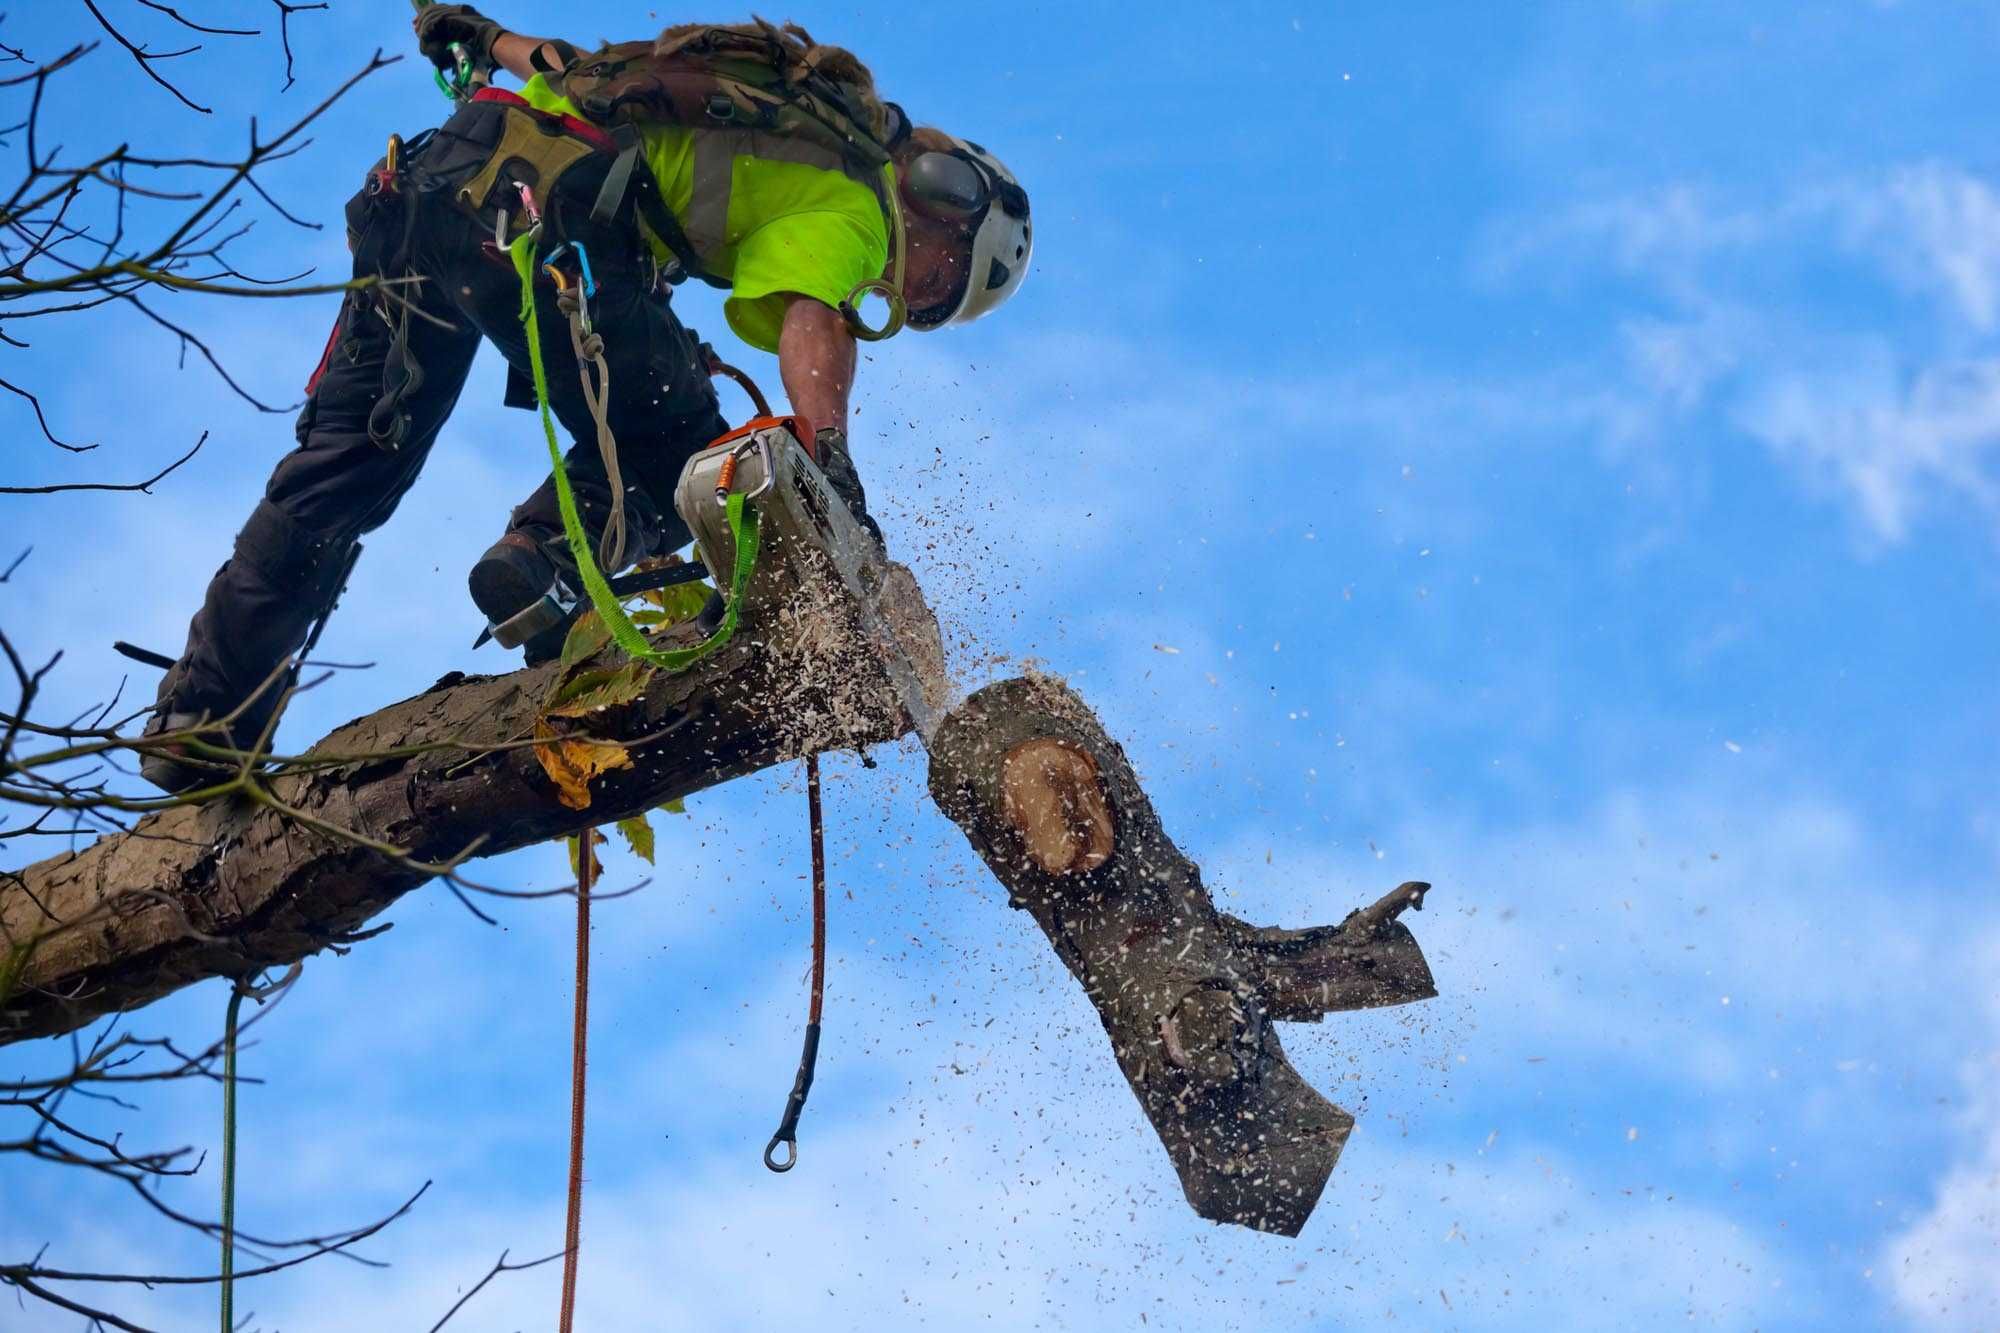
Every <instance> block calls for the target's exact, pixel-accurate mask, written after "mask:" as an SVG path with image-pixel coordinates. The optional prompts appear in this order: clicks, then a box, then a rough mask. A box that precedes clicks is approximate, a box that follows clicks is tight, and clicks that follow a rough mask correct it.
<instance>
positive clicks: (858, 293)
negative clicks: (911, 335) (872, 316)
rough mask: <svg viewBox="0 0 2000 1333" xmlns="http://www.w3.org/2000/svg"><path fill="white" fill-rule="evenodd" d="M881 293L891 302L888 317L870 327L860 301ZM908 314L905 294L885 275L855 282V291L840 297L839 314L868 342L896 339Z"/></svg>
mask: <svg viewBox="0 0 2000 1333" xmlns="http://www.w3.org/2000/svg"><path fill="white" fill-rule="evenodd" d="M871 295H873V296H879V297H881V298H882V299H883V300H885V301H887V302H888V303H889V317H888V318H887V319H885V320H883V321H882V323H881V325H880V326H878V327H870V325H869V323H868V321H867V320H865V319H863V318H861V311H860V308H859V307H860V304H861V302H862V301H863V300H864V299H865V298H867V297H869V296H871ZM908 315H909V307H908V305H907V304H906V303H905V302H904V300H903V293H902V291H901V290H900V289H898V288H897V286H896V284H895V283H893V282H890V281H889V280H888V279H886V278H870V279H868V281H866V282H857V283H855V284H854V290H853V291H850V292H849V293H848V294H847V295H846V296H843V297H841V298H840V317H841V319H843V320H845V321H846V323H847V331H848V332H849V333H851V334H853V335H854V336H855V337H856V338H859V339H860V340H861V341H862V342H865V343H876V342H881V341H882V340H883V339H884V338H893V337H895V336H896V334H897V333H898V332H900V331H901V330H902V327H903V321H904V320H905V319H906V318H907V317H908Z"/></svg>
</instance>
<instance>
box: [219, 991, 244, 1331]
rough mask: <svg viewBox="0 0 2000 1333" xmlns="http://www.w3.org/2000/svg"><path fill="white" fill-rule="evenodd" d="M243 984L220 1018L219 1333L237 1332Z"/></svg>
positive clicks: (232, 994) (234, 993)
mask: <svg viewBox="0 0 2000 1333" xmlns="http://www.w3.org/2000/svg"><path fill="white" fill-rule="evenodd" d="M244 994H245V991H244V989H243V986H242V983H240V982H237V983H232V984H231V985H230V987H229V1008H228V1010H227V1011H225V1013H224V1015H223V1019H222V1333H235V1329H236V1031H237V1023H236V1019H237V1012H238V1011H239V1010H240V1009H242V1007H243V996H244Z"/></svg>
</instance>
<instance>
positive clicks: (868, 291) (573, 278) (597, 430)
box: [141, 4, 1032, 791]
mask: <svg viewBox="0 0 2000 1333" xmlns="http://www.w3.org/2000/svg"><path fill="white" fill-rule="evenodd" d="M415 29H416V34H417V39H418V45H419V49H420V50H421V51H422V52H423V54H424V55H425V56H426V57H427V58H428V59H430V60H431V62H432V63H433V64H434V65H436V66H437V67H438V68H439V70H440V75H439V80H440V83H442V84H444V85H445V86H446V88H447V91H450V92H452V93H454V94H455V95H456V97H457V99H458V103H457V109H456V110H455V112H454V113H453V114H452V115H451V117H450V118H449V119H448V120H447V121H446V122H445V123H444V124H443V125H442V126H440V127H438V128H437V129H434V130H429V131H426V132H424V133H422V134H419V135H415V136H413V137H411V138H409V139H400V138H392V139H391V140H390V142H389V151H388V153H387V154H386V155H385V156H384V157H383V159H382V160H381V161H380V162H378V163H377V164H376V166H375V167H374V169H373V170H371V171H370V172H369V173H368V176H367V180H366V184H365V186H364V187H363V189H362V190H361V192H360V193H358V194H356V195H355V196H354V198H353V199H352V200H351V201H349V203H348V205H347V230H348V242H349V247H350V249H351V250H352V251H353V254H354V273H355V276H356V277H357V278H361V279H371V280H373V282H372V283H371V285H369V286H367V287H365V288H361V289H357V290H355V291H353V292H351V293H350V294H349V295H348V296H347V297H346V298H345V300H344V302H343V305H342V308H341V311H340V315H339V318H338V320H337V321H336V323H335V325H334V329H333V332H332V334H331V336H330V337H329V339H328V341H327V344H326V349H325V352H324V354H323V355H322V357H321V360H320V363H319V366H318V368H317V370H316V371H315V372H314V373H313V376H312V378H311V380H310V382H309V384H308V386H307V399H306V404H305V408H304V411H303V412H302V413H301V414H300V417H299V420H298V426H297V432H296V433H297V440H298V447H297V448H296V449H294V450H293V451H292V452H291V453H289V454H287V455H286V456H285V457H284V458H283V459H282V460H280V461H279V463H278V466H277V468H276V470H275V471H274V473H273V474H272V477H271V481H270V484H269V485H268V487H267V488H266V490H265V495H264V498H263V499H262V500H261V501H260V502H259V503H258V505H257V507H256V509H255V510H254V511H253V512H252V513H251V515H250V519H249V521H248V522H247V523H245V524H244V526H243V529H242V531H241V532H240V533H239V534H238V535H237V538H236V543H235V549H234V550H233V552H232V553H231V555H230V557H229V559H228V561H227V562H226V563H224V565H223V566H222V568H221V569H220V570H219V571H218V572H217V573H216V575H215V577H214V579H213V580H212V581H211V582H210V584H209V587H208V593H207V597H206V599H205V601H204V602H203V604H202V607H201V610H200V611H199V612H198V613H197V614H196V615H195V617H194V620H193V623H192V624H191V625H190V626H189V629H188V640H187V647H186V648H185V650H184V651H183V653H182V655H181V657H180V659H179V660H178V661H177V662H176V663H175V664H174V665H173V667H172V668H171V669H170V670H169V671H168V672H167V674H166V677H165V679H164V680H163V681H162V682H161V685H160V692H159V703H158V706H157V709H156V711H155V714H154V717H153V719H152V721H151V722H150V723H149V725H148V728H147V734H148V735H159V734H163V733H166V732H172V731H179V730H182V729H185V728H187V727H190V726H194V725H196V724H198V723H199V722H200V721H201V720H202V719H203V718H207V719H210V720H214V719H220V718H224V717H229V716H230V715H231V714H232V713H233V714H234V715H235V716H234V720H233V721H232V722H231V723H230V726H229V735H230V739H231V740H232V742H233V743H234V745H235V746H236V747H238V748H247V747H249V746H251V745H253V744H255V743H256V742H257V740H258V738H259V737H261V736H262V735H264V734H265V732H266V731H267V729H268V727H269V725H270V723H271V721H272V719H273V717H274V714H275V711H276V709H277V708H278V707H280V706H281V700H282V698H283V695H284V690H283V689H282V688H281V687H280V688H274V687H273V684H272V683H273V682H274V681H276V680H278V678H279V677H280V676H282V675H283V673H284V671H285V669H286V664H287V662H288V660H289V659H290V658H291V656H292V655H293V654H294V653H296V652H298V650H299V648H300V646H301V644H302V643H304V642H305V641H306V637H307V634H308V631H309V629H310V627H312V626H313V625H314V624H315V622H316V621H318V620H320V619H321V618H322V617H323V616H324V615H325V614H326V613H327V611H328V610H329V609H330V608H331V606H332V603H333V601H334V599H335V598H337V597H338V595H339V593H340V587H341V584H342V583H343V582H344V580H345V578H346V575H347V573H348V571H349V570H350V568H351V565H352V554H353V552H354V550H355V545H356V541H357V539H358V538H359V537H360V536H361V535H362V534H364V533H367V532H369V531H371V530H373V529H374V528H376V527H379V526H380V525H381V524H382V523H384V522H386V521H387V520H388V518H389V516H390V514H391V513H392V512H393V511H394V510H395V507H396V504H397V502H398V501H399V500H400V499H401V498H402V496H403V494H404V493H405V492H406V491H407V490H408V489H409V487H410V485H411V484H412V483H413V482H414V481H415V480H416V478H417V474H418V472H419V471H420V470H421V469H422V467H423V464H424V459H425V457H426V456H427V455H428V454H429V452H430V449H431V446H432V444H433V443H434V442H435V441H436V439H437V436H438V432H439V431H440V430H441V429H442V427H443V426H444V423H445V421H446V419H447V418H448V417H449V415H450V413H451V409H452V407H453V405H454V404H455V403H456V402H457V400H458V395H459V391H460V389H461V388H462V387H463V386H464V383H465V379H466V375H467V373H468V371H469V370H470V368H471V365H472V359H473V355H474V353H475V352H477V351H478V349H479V345H480V341H481V339H482V338H484V339H486V340H488V341H490V342H491V343H492V344H493V345H494V346H495V347H497V348H498V349H499V351H500V353H501V355H502V356H504V357H505V358H506V360H507V363H508V367H509V372H510V377H509V392H508V402H509V403H510V404H512V405H517V406H533V404H534V401H535V389H534V387H533V385H532V384H531V381H530V378H529V377H530V373H531V371H530V356H529V349H528V345H527V334H526V332H525V328H524V321H523V318H522V316H523V307H524V295H523V285H524V283H525V284H526V285H527V287H528V289H529V291H528V299H531V300H532V302H533V307H534V312H535V315H536V320H535V324H536V327H537V329H538V332H539V341H540V351H541V353H542V361H543V363H544V366H545V369H546V384H545V386H544V387H545V392H546V395H547V402H548V406H549V408H550V410H551V411H552V412H553V413H554V415H555V418H556V419H557V420H558V421H559V422H560V423H561V426H562V428H563V430H564V431H566V432H567V433H568V434H569V436H570V437H571V439H572V441H573V442H574V443H573V444H572V446H571V447H570V449H569V452H568V455H567V460H566V464H565V471H566V474H567V476H568V478H569V482H570V485H571V488H572V491H573V493H574V495H575V497H576V504H577V507H578V509H579V511H580V515H581V517H582V520H583V526H584V529H585V530H586V531H587V533H588V536H589V540H590V543H591V545H592V548H593V550H594V551H595V552H596V558H597V563H598V564H599V565H601V566H602V567H603V569H604V571H605V573H606V574H611V573H614V572H616V571H617V570H618V569H620V568H623V567H624V566H627V565H630V564H632V563H633V562H635V561H638V560H640V559H643V558H646V557H648V556H653V555H662V554H665V553H668V552H671V551H674V550H677V549H679V548H680V547H681V546H683V545H685V544H686V543H687V542H688V540H689V533H688V529H687V527H686V525H685V524H684V523H683V522H682V521H681V519H680V517H679V515H678V514H677V513H676V512H675V510H674V506H673V492H674V484H675V482H676V480H677V478H678V477H679V474H680V471H681V468H682V466H683V464H684V463H685V462H686V461H687V459H688V458H689V456H690V455H691V454H693V453H694V452H696V451H698V450H699V449H701V448H702V447H703V446H704V445H705V444H707V443H708V442H709V441H710V440H712V439H715V438H716V437H717V436H719V435H721V434H723V433H724V432H725V430H726V429H727V427H726V423H725V422H724V420H723V418H722V416H721V413H720V411H719V410H718V400H717V397H716V394H715V390H714V389H713V387H712V386H711V383H710V371H711V368H712V365H713V354H712V352H710V351H709V349H708V348H707V347H706V346H705V345H704V344H702V343H701V342H700V340H699V339H698V338H697V337H696V336H695V335H694V334H693V333H692V332H690V331H689V330H688V329H687V328H686V327H685V326H683V325H682V324H681V322H680V321H679V320H678V319H677V318H675V315H674V312H673V309H672V307H671V305H670V303H669V301H668V299H667V294H668V292H669V291H670V289H671V287H672V286H673V285H674V284H676V283H678V282H680V281H683V280H685V279H687V278H695V279H698V280H701V281H704V282H707V283H709V284H711V285H713V286H716V287H719V288H722V289H724V290H726V291H727V292H728V293H729V294H728V297H727V299H726V301H725V303H724V306H723V310H724V314H725V316H726V318H727V320H728V322H729V325H730V327H731V329H733V330H734V331H735V333H736V334H737V336H738V337H740V338H741V339H742V340H743V341H744V342H746V343H749V344H750V345H751V346H753V347H756V348H759V349H761V350H763V351H767V352H775V353H776V354H777V356H778V367H779V373H780V376H781V378H782V380H783V382H784V387H785V392H786V394H787V396H788V397H789V398H790V400H791V406H792V410H793V413H794V415H795V416H797V417H801V418H804V419H805V420H806V421H807V422H808V423H810V429H811V431H812V433H813V436H814V438H813V440H812V446H813V453H814V455H815V457H816V459H817V461H818V463H819V465H820V467H821V468H822V469H823V470H824V471H825V472H826V474H827V477H828V480H829V481H830V482H831V483H832V484H833V486H834V487H835V489H836V490H837V491H838V492H839V493H840V495H841V497H842V498H843V499H844V500H845V501H846V502H847V504H848V505H849V506H850V507H851V508H852V509H853V511H854V512H855V515H856V517H857V518H860V519H862V520H863V521H864V523H867V522H868V520H867V518H866V504H865V499H864V496H863V492H862V488H861V482H860V479H859V477H858V476H857V474H856V472H855V468H854V464H853V462H852V459H851V457H850V454H849V450H848V442H847V434H846V430H847V408H848V395H849V393H850V391H851V389H852V386H853V382H854V373H855V363H856V339H857V338H860V339H864V340H873V339H877V338H881V337H886V336H888V335H889V334H892V333H893V332H895V331H896V329H897V328H899V327H901V326H903V325H905V324H907V326H908V327H910V328H913V329H919V330H932V329H938V328H943V327H945V326H946V325H950V324H958V323H964V322H967V321H969V320H973V319H977V318H979V317H980V316H981V315H983V314H985V313H986V312H988V311H990V310H992V309H994V308H995V307H997V306H999V305H1000V304H1001V303H1002V302H1004V301H1005V300H1006V299H1007V298H1008V297H1009V296H1011V295H1012V294H1013V293H1014V292H1015V291H1016V290H1017V289H1018V288H1019V287H1020V285H1021V281H1022V279H1023V277H1024V276H1025V275H1026V272H1027V268H1028V262H1029V256H1030V251H1031V248H1032V235H1031V227H1030V222H1029V216H1028V200H1027V195H1026V193H1025V192H1024V191H1023V190H1022V188H1021V186H1020V184H1019V182H1018V181H1017V180H1016V179H1015V177H1014V176H1013V174H1012V173H1011V172H1009V171H1008V170H1007V168H1006V167H1005V166H1004V165H1002V163H1001V162H1000V160H999V159H998V158H996V157H995V156H994V155H993V154H992V153H990V152H988V151H987V150H986V149H984V148H983V147H981V146H980V145H979V144H977V143H974V142H972V141H970V140H967V139H962V138H958V137H955V136H953V135H949V134H946V133H944V132H943V131H941V130H936V129H930V128H920V127H913V126H911V125H910V123H909V122H908V120H907V119H906V118H905V116H904V115H903V112H902V110H901V108H900V107H898V106H896V105H895V104H894V103H891V102H885V101H883V100H881V99H880V98H879V97H878V96H877V94H876V92H875V88H874V81H873V79H872V77H871V76H870V74H869V72H868V70H867V68H866V67H865V66H864V65H862V63H861V62H860V61H859V60H857V59H856V58H855V57H854V56H853V55H851V54H850V53H848V52H846V51H843V50H841V49H840V48H838V47H832V46H824V45H820V44H818V43H816V42H814V41H813V40H812V38H811V37H810V36H809V35H808V34H807V33H806V32H805V31H804V30H803V29H801V28H799V27H797V26H796V25H791V24H787V25H784V26H783V27H779V26H776V25H773V24H769V23H765V22H764V21H762V20H757V21H755V22H752V23H747V24H737V25H721V26H716V25H683V26H679V27H674V28H669V29H668V30H667V31H666V32H664V33H663V34H662V35H661V36H660V37H659V38H658V39H657V40H654V41H640V42H625V43H617V44H611V45H607V46H605V47H602V48H600V49H598V50H595V51H589V52H584V51H579V50H578V49H577V48H576V47H574V46H572V45H570V44H569V43H567V42H563V41H560V40H553V39H543V38H537V37H527V36H523V35H521V34H518V33H515V32H512V31H509V30H508V29H506V28H503V27H502V26H501V25H500V24H499V23H497V22H495V21H493V20H491V19H489V18H486V17H485V16H483V15H482V14H480V13H479V12H478V11H477V10H475V9H473V8H472V7H471V6H470V5H462V4H431V5H427V6H425V7H424V8H423V9H422V10H420V11H419V13H418V14H417V17H416V19H415ZM496 69H497V70H504V71H506V72H508V73H510V74H512V75H514V76H515V77H516V78H519V79H521V80H524V84H523V86H522V88H521V90H520V92H519V93H512V92H507V91H504V90H501V89H499V88H494V87H489V86H484V85H485V79H486V75H487V74H488V73H489V72H491V71H493V70H496ZM524 236H525V237H527V238H529V239H528V240H527V241H526V242H525V244H524V243H523V240H522V238H523V237H524ZM524 250H525V251H531V252H532V257H533V260H534V262H533V263H532V264H529V263H527V262H526V259H525V257H524ZM524 274H525V276H524ZM871 296H873V297H876V298H878V299H877V300H875V301H868V300H867V298H869V297H871ZM878 307H885V308H886V312H887V313H886V315H884V316H883V317H882V318H880V320H879V321H878V322H875V323H871V322H870V321H869V318H868V316H867V315H866V314H865V313H864V311H866V310H869V309H875V308H878ZM870 526H871V527H872V524H871V525H870ZM575 577H576V571H575V564H574V562H573V560H572V559H571V556H570V553H569V550H568V548H567V546H566V543H565V541H564V534H563V527H562V520H561V516H560V513H559V509H558V501H557V493H556V489H555V486H554V479H553V477H552V478H551V479H550V480H548V481H545V482H544V483H543V484H542V485H541V486H540V487H539V488H538V489H537V490H536V491H535V492H534V494H532V495H530V496H529V497H528V498H527V500H525V501H524V502H523V503H522V504H521V505H520V506H519V507H518V508H516V509H515V510H514V511H513V514H512V516H511V517H510V519H509V521H508V524H507V530H506V532H505V534H504V535H503V536H502V537H501V538H500V540H499V541H497V542H495V543H494V544H493V546H492V547H491V548H489V549H488V550H487V552H486V553H485V555H483V556H481V557H480V559H479V561H478V562H477V563H476V564H475V565H474V566H473V568H472V571H471V575H470V579H469V583H470V589H471V594H472V600H473V602H474V603H475V604H476V605H477V606H478V608H479V610H480V612H481V613H482V614H483V615H484V616H485V617H486V620H487V622H488V625H489V627H490V628H491V629H492V631H493V633H494V637H495V638H497V639H498V640H499V641H500V642H501V643H502V644H503V645H506V646H519V647H521V648H522V649H523V650H524V652H525V654H526V658H527V660H528V662H529V663H530V664H533V663H536V662H539V661H543V660H546V659H548V658H550V657H552V656H553V655H554V654H555V653H556V652H557V651H558V650H559V649H560V647H561V643H562V638H563V633H564V625H563V623H562V622H561V621H560V620H559V619H556V618H553V617H550V616H546V615H543V614H541V612H540V611H539V610H538V608H542V607H546V606H548V605H550V604H551V603H552V601H562V600H567V601H570V602H573V601H574V600H575V597H574V593H575V585H574V580H575ZM552 590H553V591H555V592H565V591H566V592H567V596H566V598H552V596H551V594H552ZM281 684H282V682H280V685H281ZM253 696H254V697H253ZM246 700H248V701H249V702H248V704H247V706H246V702H245V701H246ZM239 710H240V711H239ZM141 768H142V771H143V773H144V774H145V776H146V777H147V779H149V780H150V781H152V782H153V783H154V784H155V785H157V786H160V787H162V788H164V789H166V790H168V791H182V790H187V789H189V788H191V787H194V786H197V785H200V784H202V783H204V782H207V781H213V780H215V777H216V771H215V770H213V769H205V768H204V767H203V766H202V765H201V764H200V763H198V762H196V761H194V760H191V759H188V758H186V757H185V756H182V755H178V754H174V753H167V752H157V753H153V754H149V755H148V756H147V757H146V759H145V761H144V762H143V763H142V765H141Z"/></svg>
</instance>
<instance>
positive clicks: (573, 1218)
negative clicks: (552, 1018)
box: [558, 829, 597, 1333]
mask: <svg viewBox="0 0 2000 1333" xmlns="http://www.w3.org/2000/svg"><path fill="white" fill-rule="evenodd" d="M596 840H597V830H596V829H585V830H584V831H583V832H582V833H581V834H579V835H578V836H577V838H576V848H577V855H576V1003H575V1005H574V1009H573V1015H574V1017H573V1021H572V1023H571V1026H570V1056H569V1216H568V1218H567V1220H566V1221H565V1223H564V1226H563V1281H562V1316H561V1320H560V1323H559V1325H558V1327H559V1328H560V1329H561V1333H570V1327H571V1321H572V1320H573V1319H574V1318H575V1315H576V1260H577V1252H578V1248H579V1246H580V1245H581V1243H582V1236H583V1086H584V1056H585V1052H586V1049H587V1048H588V1046H589V1033H590V892H591V888H592V886H593V884H594V883H595V882H596V878H597V876H596V869H597V855H596V853H595V852H594V851H593V850H592V849H591V844H592V843H594V842H595V841H596Z"/></svg>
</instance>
